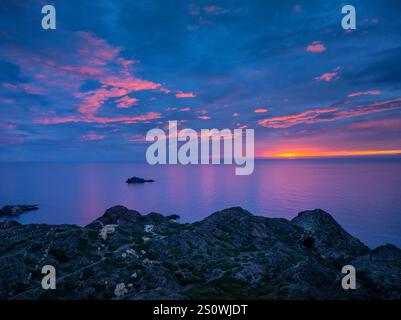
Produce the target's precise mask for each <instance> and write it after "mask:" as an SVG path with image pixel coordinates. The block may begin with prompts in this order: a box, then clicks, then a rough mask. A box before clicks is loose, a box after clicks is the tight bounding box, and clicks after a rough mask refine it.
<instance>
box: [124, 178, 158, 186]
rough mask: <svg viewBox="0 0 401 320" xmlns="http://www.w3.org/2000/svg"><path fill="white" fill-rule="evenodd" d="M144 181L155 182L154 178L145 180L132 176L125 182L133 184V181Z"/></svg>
mask: <svg viewBox="0 0 401 320" xmlns="http://www.w3.org/2000/svg"><path fill="white" fill-rule="evenodd" d="M146 182H155V181H154V180H145V179H142V178H138V177H132V178H129V179H127V181H126V183H128V184H134V183H146Z"/></svg>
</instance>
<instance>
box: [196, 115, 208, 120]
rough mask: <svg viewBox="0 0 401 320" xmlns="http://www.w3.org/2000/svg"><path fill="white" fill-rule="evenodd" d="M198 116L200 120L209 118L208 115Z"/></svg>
mask: <svg viewBox="0 0 401 320" xmlns="http://www.w3.org/2000/svg"><path fill="white" fill-rule="evenodd" d="M198 118H199V119H201V120H209V119H210V117H209V116H199V117H198Z"/></svg>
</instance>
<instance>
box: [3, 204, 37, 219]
mask: <svg viewBox="0 0 401 320" xmlns="http://www.w3.org/2000/svg"><path fill="white" fill-rule="evenodd" d="M38 209H39V206H38V205H37V204H33V205H9V206H4V207H3V208H2V209H0V217H1V216H12V217H16V216H19V215H20V214H21V213H24V212H26V211H32V210H38Z"/></svg>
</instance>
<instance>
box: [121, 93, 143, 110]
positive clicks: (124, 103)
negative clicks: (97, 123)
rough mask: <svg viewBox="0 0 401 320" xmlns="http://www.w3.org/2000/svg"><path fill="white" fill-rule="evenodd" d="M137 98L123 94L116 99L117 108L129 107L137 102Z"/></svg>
mask: <svg viewBox="0 0 401 320" xmlns="http://www.w3.org/2000/svg"><path fill="white" fill-rule="evenodd" d="M138 101H139V100H138V99H136V98H131V97H129V96H124V97H122V98H120V99H118V100H117V108H129V107H132V106H133V105H135V104H137V102H138Z"/></svg>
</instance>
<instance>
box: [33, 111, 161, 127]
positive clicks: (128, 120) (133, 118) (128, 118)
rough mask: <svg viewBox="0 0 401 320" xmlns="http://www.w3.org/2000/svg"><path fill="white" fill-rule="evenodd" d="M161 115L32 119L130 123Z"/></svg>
mask: <svg viewBox="0 0 401 320" xmlns="http://www.w3.org/2000/svg"><path fill="white" fill-rule="evenodd" d="M161 118H162V116H161V114H160V113H158V112H148V113H146V114H144V115H139V116H122V117H97V116H90V117H83V116H79V117H76V116H69V117H58V118H46V119H38V120H34V121H33V123H36V124H62V123H78V122H84V123H117V122H122V123H126V124H132V123H137V122H143V121H150V120H155V119H161Z"/></svg>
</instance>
